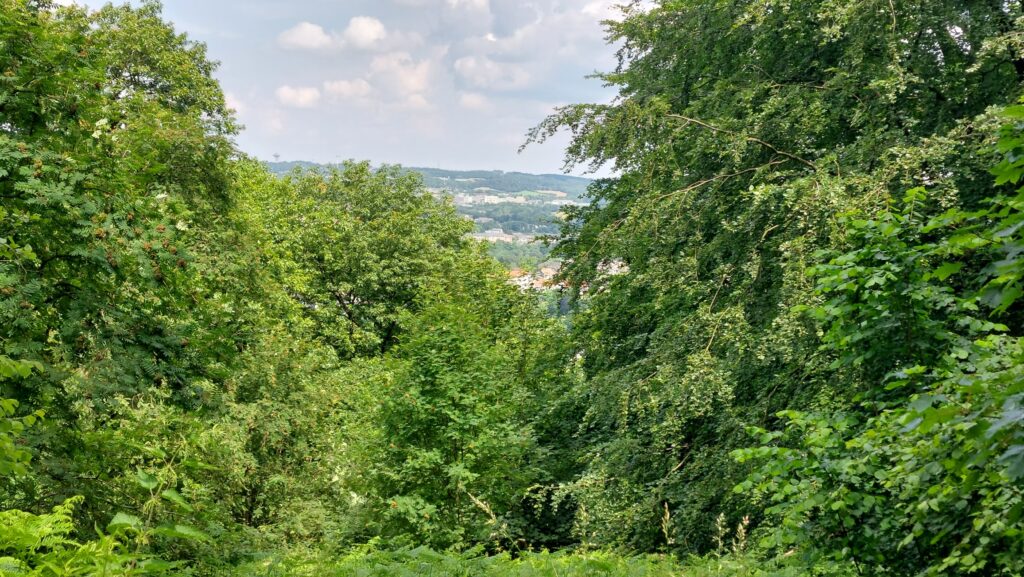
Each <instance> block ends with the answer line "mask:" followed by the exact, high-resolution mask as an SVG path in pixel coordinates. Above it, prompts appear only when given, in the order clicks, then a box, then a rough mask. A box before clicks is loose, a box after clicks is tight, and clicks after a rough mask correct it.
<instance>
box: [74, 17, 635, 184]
mask: <svg viewBox="0 0 1024 577" xmlns="http://www.w3.org/2000/svg"><path fill="white" fill-rule="evenodd" d="M88 3H89V4H90V5H93V6H95V5H96V4H98V2H96V1H93V0H89V2H88ZM613 4H614V0H291V1H284V0H217V1H214V2H211V1H210V0H165V1H164V14H165V16H166V17H167V18H168V19H169V20H171V21H172V22H174V23H175V25H176V27H177V28H178V29H179V30H182V31H185V32H187V33H188V34H189V35H190V37H192V38H193V39H196V40H200V41H202V42H205V43H206V44H207V45H208V46H209V51H210V56H211V58H213V59H215V60H219V61H220V63H221V65H220V69H219V71H218V72H217V76H218V78H219V79H220V81H221V84H222V86H223V87H224V91H225V92H226V94H227V96H228V99H229V104H230V105H231V106H232V107H234V108H235V109H236V110H237V111H238V116H239V118H240V119H241V121H242V123H243V124H245V126H246V129H245V131H244V132H243V134H242V135H241V136H239V138H238V143H239V145H240V147H241V148H242V149H243V150H244V151H246V152H248V153H250V154H253V155H255V156H257V157H259V158H262V159H267V160H269V159H272V157H273V155H274V154H279V155H280V158H281V159H282V160H313V161H317V162H336V161H339V160H342V159H347V158H356V159H368V160H371V161H373V162H374V163H382V162H388V163H402V164H406V165H413V166H427V167H442V168H453V169H471V168H482V169H502V170H523V171H529V172H559V171H560V168H561V166H562V148H563V146H564V144H565V140H564V139H561V140H558V141H553V142H552V143H550V144H547V145H544V146H532V147H530V148H529V149H527V151H526V152H524V153H523V154H518V153H517V151H516V150H517V148H518V147H519V145H520V144H522V142H523V140H524V134H525V133H526V131H527V130H528V129H529V128H530V127H531V126H533V125H535V124H537V123H538V122H539V121H540V120H542V119H543V118H544V117H545V116H546V115H547V114H548V113H549V112H550V111H551V110H552V108H553V107H554V106H556V105H558V104H566V103H573V102H606V101H608V100H610V98H611V96H612V92H611V91H610V90H609V89H607V88H605V87H603V86H602V85H601V82H600V81H599V80H595V79H587V78H585V77H586V76H587V75H588V74H591V73H593V72H594V71H597V70H601V71H606V70H610V69H611V67H612V66H613V64H614V60H613V53H614V49H613V48H612V47H609V46H607V45H606V44H605V41H604V30H603V28H602V26H601V24H600V21H601V20H603V19H605V18H610V17H614V16H615V15H616V14H617V13H618V12H617V11H616V10H615V9H614V8H613V7H612V6H613Z"/></svg>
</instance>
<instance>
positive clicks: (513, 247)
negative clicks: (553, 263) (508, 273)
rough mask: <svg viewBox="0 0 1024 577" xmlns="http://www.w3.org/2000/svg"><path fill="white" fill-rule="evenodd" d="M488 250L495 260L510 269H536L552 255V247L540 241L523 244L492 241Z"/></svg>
mask: <svg viewBox="0 0 1024 577" xmlns="http://www.w3.org/2000/svg"><path fill="white" fill-rule="evenodd" d="M488 252H489V253H490V255H491V256H492V257H494V259H495V260H497V261H498V262H500V263H501V264H503V265H505V266H506V267H508V268H510V269H516V268H519V269H527V270H533V269H535V268H536V267H537V265H539V264H540V263H542V262H544V261H546V260H548V257H549V256H550V255H551V249H550V248H548V247H547V246H546V245H544V244H542V243H540V242H531V243H529V244H523V243H518V242H506V241H503V240H502V241H498V242H494V243H491V244H490V247H489V250H488Z"/></svg>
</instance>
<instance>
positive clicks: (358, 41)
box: [341, 16, 388, 50]
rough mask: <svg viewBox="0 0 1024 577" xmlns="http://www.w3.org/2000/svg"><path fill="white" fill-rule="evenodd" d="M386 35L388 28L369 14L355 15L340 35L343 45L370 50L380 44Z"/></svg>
mask: <svg viewBox="0 0 1024 577" xmlns="http://www.w3.org/2000/svg"><path fill="white" fill-rule="evenodd" d="M387 36H388V30H387V28H385V27H384V23H383V22H381V21H380V20H377V19H376V18H373V17H370V16H356V17H355V18H352V19H351V20H349V22H348V28H345V32H343V33H342V36H341V37H342V40H343V41H344V43H345V45H348V46H354V47H356V48H358V49H360V50H370V49H372V48H375V47H377V46H378V45H380V44H381V42H383V41H384V39H385V38H387Z"/></svg>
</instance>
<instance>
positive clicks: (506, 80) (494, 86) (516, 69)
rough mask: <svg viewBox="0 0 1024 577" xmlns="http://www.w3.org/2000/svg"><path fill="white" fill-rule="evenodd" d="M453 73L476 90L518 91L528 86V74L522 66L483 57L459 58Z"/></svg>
mask: <svg viewBox="0 0 1024 577" xmlns="http://www.w3.org/2000/svg"><path fill="white" fill-rule="evenodd" d="M455 71H456V72H457V73H458V74H459V76H461V77H462V78H463V79H464V80H465V81H466V82H468V83H469V84H471V85H473V86H475V87H476V88H483V89H488V90H519V89H522V88H526V87H527V86H528V85H529V84H530V73H529V72H527V70H526V69H525V68H524V67H523V66H520V65H518V64H513V63H499V62H495V61H494V60H491V59H490V58H489V57H487V56H485V55H479V56H463V57H462V58H459V59H458V60H456V61H455Z"/></svg>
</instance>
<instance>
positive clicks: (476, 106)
mask: <svg viewBox="0 0 1024 577" xmlns="http://www.w3.org/2000/svg"><path fill="white" fill-rule="evenodd" d="M459 106H461V107H463V108H465V109H467V110H490V108H491V101H490V100H489V99H488V98H487V97H486V96H484V95H483V94H479V93H477V92H463V93H461V94H460V95H459Z"/></svg>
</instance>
